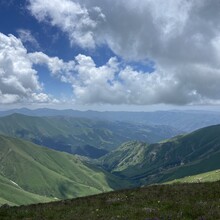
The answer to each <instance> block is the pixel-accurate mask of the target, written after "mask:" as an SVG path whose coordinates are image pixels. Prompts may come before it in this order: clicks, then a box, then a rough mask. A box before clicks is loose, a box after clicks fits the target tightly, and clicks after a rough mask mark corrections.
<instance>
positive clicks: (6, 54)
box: [0, 33, 51, 104]
mask: <svg viewBox="0 0 220 220" xmlns="http://www.w3.org/2000/svg"><path fill="white" fill-rule="evenodd" d="M32 65H33V62H32V61H31V60H30V59H29V55H28V53H27V50H26V49H25V47H24V46H23V44H22V42H21V40H20V39H18V38H16V37H15V36H13V35H9V36H6V35H4V34H2V33H0V103H3V104H4V103H6V104H9V103H17V102H29V101H30V102H32V101H33V98H34V100H35V101H36V102H44V101H49V96H48V95H47V94H44V93H42V89H43V88H42V85H41V83H40V82H39V79H38V74H37V71H36V70H35V69H33V67H32ZM46 96H47V97H48V98H46ZM50 101H51V100H50Z"/></svg>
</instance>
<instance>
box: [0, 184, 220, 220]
mask: <svg viewBox="0 0 220 220" xmlns="http://www.w3.org/2000/svg"><path fill="white" fill-rule="evenodd" d="M0 219H2V220H6V219H45V220H47V219H55V220H56V219H59V220H62V219H65V220H68V219H71V220H75V219H76V220H85V219H91V220H95V219H97V220H117V219H124V220H125V219H126V220H136V219H137V220H139V219H140V220H147V219H148V220H150V219H151V220H152V219H160V220H161V219H164V220H168V219H176V220H178V219H181V220H190V219H198V220H199V219H206V220H209V219H210V220H213V219H220V181H218V182H212V183H191V184H171V185H153V186H148V187H143V188H136V189H132V190H122V191H115V192H110V193H104V194H100V195H96V196H90V197H84V198H77V199H73V200H64V201H60V202H52V203H47V204H36V205H30V206H20V207H8V206H3V207H1V208H0Z"/></svg>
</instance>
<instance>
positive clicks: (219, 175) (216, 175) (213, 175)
mask: <svg viewBox="0 0 220 220" xmlns="http://www.w3.org/2000/svg"><path fill="white" fill-rule="evenodd" d="M214 181H220V170H214V171H210V172H206V173H201V174H198V175H194V176H187V177H184V178H180V179H175V180H172V181H170V182H167V183H200V182H214Z"/></svg>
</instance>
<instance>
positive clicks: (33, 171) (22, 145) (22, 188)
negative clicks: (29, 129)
mask: <svg viewBox="0 0 220 220" xmlns="http://www.w3.org/2000/svg"><path fill="white" fill-rule="evenodd" d="M0 161H1V163H0V204H4V203H8V204H11V205H19V204H30V203H37V202H48V201H53V200H56V199H67V198H73V197H80V196H85V195H91V194H97V193H101V192H106V191H111V190H113V189H119V188H121V187H122V185H123V186H128V185H129V184H127V182H126V181H123V180H120V179H119V178H117V177H114V176H113V175H112V174H109V173H107V172H105V171H104V170H102V169H100V168H98V167H96V166H94V165H89V164H87V163H85V162H83V161H82V160H81V159H79V158H78V157H76V156H74V155H70V154H67V153H62V152H58V151H54V150H50V149H48V148H44V147H41V146H38V145H35V144H32V143H31V142H27V141H23V140H21V139H17V138H11V137H6V136H2V135H0Z"/></svg>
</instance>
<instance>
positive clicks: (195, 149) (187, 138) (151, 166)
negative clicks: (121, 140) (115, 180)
mask: <svg viewBox="0 0 220 220" xmlns="http://www.w3.org/2000/svg"><path fill="white" fill-rule="evenodd" d="M139 152H141V154H139ZM133 155H135V157H134V156H133ZM219 159H220V125H216V126H210V127H207V128H203V129H200V130H197V131H195V132H193V133H190V134H188V135H183V136H179V137H175V138H173V139H170V140H167V141H164V142H161V143H157V144H150V145H148V144H143V143H138V142H129V143H126V144H123V145H122V146H121V147H119V148H118V149H116V150H114V151H112V152H110V153H109V154H107V155H105V156H104V157H102V158H100V163H101V164H102V166H103V167H104V168H105V169H107V170H109V171H111V172H113V173H114V174H116V175H118V176H121V177H123V178H128V179H129V180H131V181H134V182H135V183H136V184H140V185H141V184H150V183H155V182H163V181H169V180H172V179H177V178H182V177H184V176H189V175H195V174H199V173H203V172H208V171H211V170H215V169H219V168H220V163H219Z"/></svg>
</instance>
